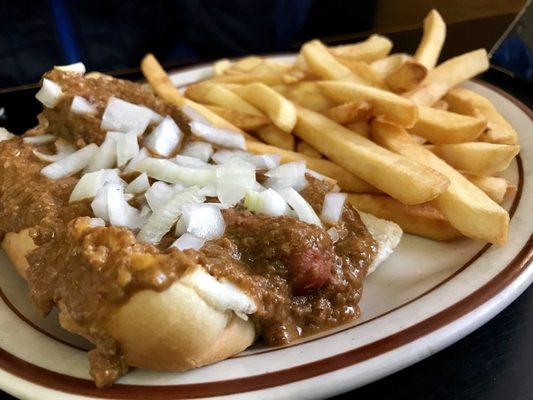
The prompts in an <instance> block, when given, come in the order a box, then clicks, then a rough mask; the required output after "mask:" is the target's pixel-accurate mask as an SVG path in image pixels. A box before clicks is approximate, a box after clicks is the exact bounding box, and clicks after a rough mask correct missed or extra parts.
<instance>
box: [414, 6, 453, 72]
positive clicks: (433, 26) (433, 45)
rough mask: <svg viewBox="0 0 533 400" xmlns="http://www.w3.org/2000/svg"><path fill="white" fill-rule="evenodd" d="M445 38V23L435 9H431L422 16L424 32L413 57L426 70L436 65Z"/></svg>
mask: <svg viewBox="0 0 533 400" xmlns="http://www.w3.org/2000/svg"><path fill="white" fill-rule="evenodd" d="M445 39H446V23H445V22H444V20H443V19H442V17H441V15H440V14H439V12H438V11H437V10H431V11H430V12H429V14H428V15H427V16H426V18H424V34H423V35H422V40H421V41H420V44H419V45H418V48H417V49H416V52H415V55H414V59H415V60H416V61H418V62H419V63H420V64H422V65H424V66H425V67H426V68H427V69H428V70H431V69H433V67H435V65H437V61H438V60H439V55H440V52H441V50H442V46H443V45H444V40H445Z"/></svg>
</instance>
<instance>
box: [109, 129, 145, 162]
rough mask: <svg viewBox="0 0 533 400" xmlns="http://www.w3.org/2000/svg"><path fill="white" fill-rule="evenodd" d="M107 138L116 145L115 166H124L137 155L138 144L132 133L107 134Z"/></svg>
mask: <svg viewBox="0 0 533 400" xmlns="http://www.w3.org/2000/svg"><path fill="white" fill-rule="evenodd" d="M107 136H109V137H111V139H113V140H114V141H115V142H116V144H117V165H118V166H119V167H122V166H124V165H125V164H126V163H127V162H128V161H129V160H131V159H132V158H134V157H135V156H136V155H137V154H138V153H139V142H138V141H137V134H136V133H135V132H134V131H131V132H128V133H122V132H107Z"/></svg>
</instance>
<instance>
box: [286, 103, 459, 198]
mask: <svg viewBox="0 0 533 400" xmlns="http://www.w3.org/2000/svg"><path fill="white" fill-rule="evenodd" d="M297 112H298V122H297V123H296V127H295V129H294V133H295V134H296V135H297V136H298V137H299V138H300V139H302V140H304V141H306V142H307V143H309V144H310V145H311V146H313V147H314V148H315V149H317V150H318V151H320V152H321V153H322V154H324V155H325V156H326V157H328V158H329V159H330V160H332V161H334V162H335V163H337V164H338V165H340V166H342V167H344V168H346V169H347V170H348V171H350V172H352V173H353V174H355V175H356V176H358V177H360V178H361V179H363V180H365V181H366V182H368V183H370V184H371V185H373V186H375V187H376V188H378V189H380V190H382V191H383V192H385V193H388V194H389V195H391V196H392V197H394V198H396V199H398V200H400V201H401V202H403V203H405V204H419V203H425V202H426V201H430V200H432V199H434V198H435V197H436V196H438V195H439V194H440V193H442V192H443V191H445V190H446V188H447V187H448V184H449V182H448V179H447V178H446V177H444V176H443V175H441V174H440V173H438V172H435V171H433V170H432V169H430V168H427V167H424V166H423V165H421V164H419V163H416V162H413V161H411V160H409V159H407V158H405V157H403V156H399V155H397V154H394V153H392V152H390V151H388V150H386V149H384V148H382V147H380V146H378V145H376V144H375V143H373V142H371V141H370V140H368V139H365V138H364V137H361V136H359V135H354V134H353V132H352V131H350V130H349V129H346V128H345V127H343V126H342V125H339V124H337V123H336V122H335V121H332V120H331V119H329V118H327V117H325V116H323V115H322V114H319V113H316V112H314V111H311V110H307V109H305V108H302V107H297Z"/></svg>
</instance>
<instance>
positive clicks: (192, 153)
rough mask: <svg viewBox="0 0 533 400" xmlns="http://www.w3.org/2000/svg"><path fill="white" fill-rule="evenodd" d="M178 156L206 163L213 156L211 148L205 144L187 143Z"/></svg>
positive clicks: (208, 144)
mask: <svg viewBox="0 0 533 400" xmlns="http://www.w3.org/2000/svg"><path fill="white" fill-rule="evenodd" d="M180 154H181V155H183V156H189V157H194V158H198V159H200V160H202V161H204V162H208V161H209V159H210V158H211V155H212V154H213V146H211V144H210V143H206V142H189V143H187V144H185V146H183V148H182V149H181V151H180Z"/></svg>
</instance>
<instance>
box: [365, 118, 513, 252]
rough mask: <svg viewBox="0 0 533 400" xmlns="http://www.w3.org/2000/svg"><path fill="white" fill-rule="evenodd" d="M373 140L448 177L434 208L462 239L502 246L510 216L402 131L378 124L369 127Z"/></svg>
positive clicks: (386, 124) (380, 122) (379, 122)
mask: <svg viewBox="0 0 533 400" xmlns="http://www.w3.org/2000/svg"><path fill="white" fill-rule="evenodd" d="M371 135H372V139H373V140H374V141H376V142H377V143H378V144H380V145H382V146H384V147H386V148H388V149H390V150H392V151H394V152H396V153H398V154H402V155H404V156H405V157H408V158H409V159H411V160H414V161H417V162H419V163H421V164H424V165H426V166H427V167H429V168H432V169H433V170H436V171H439V172H440V173H442V174H443V175H445V176H446V177H448V179H449V182H450V185H449V187H448V188H447V190H446V191H444V193H441V194H440V195H439V196H438V197H437V198H436V200H435V201H436V204H437V206H438V208H439V209H440V211H441V212H442V214H443V215H444V216H445V217H446V218H447V219H448V221H450V223H451V224H452V225H453V226H454V227H455V228H456V229H457V230H458V231H459V232H461V233H462V234H464V235H465V236H468V237H471V238H475V239H482V240H486V241H488V242H490V243H495V244H499V245H503V244H505V243H506V241H507V233H508V229H509V214H508V213H507V211H505V210H504V209H503V208H501V207H500V206H499V205H498V204H496V203H495V202H494V201H493V200H492V199H491V198H490V197H488V196H487V195H486V194H485V193H484V192H483V191H481V190H480V189H479V188H478V187H477V186H475V185H474V184H473V183H472V182H470V181H469V180H468V179H466V178H465V177H464V176H463V175H461V174H460V173H459V172H458V171H456V170H455V169H454V168H453V167H451V166H450V165H448V164H447V163H446V162H445V161H444V160H442V159H440V158H439V157H437V156H436V155H435V154H433V153H432V152H431V151H429V150H428V149H426V148H424V146H422V145H419V144H417V143H415V142H413V140H412V139H411V137H410V136H409V134H408V133H407V132H406V131H405V130H404V129H403V128H401V127H399V126H397V125H393V124H390V123H387V122H383V121H380V120H374V121H373V122H372V124H371Z"/></svg>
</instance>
